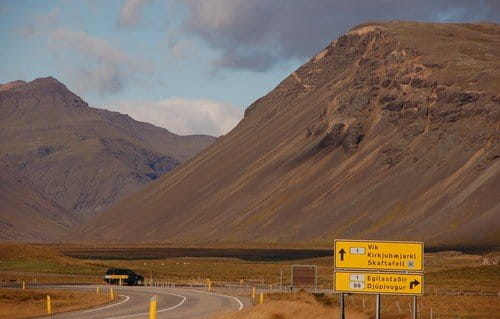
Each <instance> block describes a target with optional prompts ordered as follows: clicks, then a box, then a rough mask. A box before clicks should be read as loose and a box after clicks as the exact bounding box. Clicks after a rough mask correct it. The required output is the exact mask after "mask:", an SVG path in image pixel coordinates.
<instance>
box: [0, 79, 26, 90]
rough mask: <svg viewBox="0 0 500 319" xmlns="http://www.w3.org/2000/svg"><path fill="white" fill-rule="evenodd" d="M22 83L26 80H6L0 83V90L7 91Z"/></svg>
mask: <svg viewBox="0 0 500 319" xmlns="http://www.w3.org/2000/svg"><path fill="white" fill-rule="evenodd" d="M24 84H26V81H22V80H16V81H11V82H7V83H5V84H0V92H2V91H7V90H10V89H13V88H16V87H19V86H21V85H24Z"/></svg>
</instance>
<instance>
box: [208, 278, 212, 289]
mask: <svg viewBox="0 0 500 319" xmlns="http://www.w3.org/2000/svg"><path fill="white" fill-rule="evenodd" d="M208 291H212V281H211V280H210V279H209V280H208Z"/></svg>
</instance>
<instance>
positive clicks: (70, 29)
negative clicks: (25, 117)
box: [0, 0, 500, 135]
mask: <svg viewBox="0 0 500 319" xmlns="http://www.w3.org/2000/svg"><path fill="white" fill-rule="evenodd" d="M499 2H500V1H460V0H454V1H452V0H449V1H446V0H443V1H428V0H423V1H418V2H415V1H411V2H405V1H392V0H359V1H347V0H339V1H336V0H313V1H306V0H302V1H300V0H287V1H285V0H204V1H201V0H200V1H198V0H185V1H176V0H124V1H119V0H109V1H97V0H59V1H56V0H54V1H41V0H31V1H29V0H19V1H15V0H11V1H8V0H0V39H1V41H2V47H1V48H0V61H1V63H0V83H5V82H9V81H12V80H17V79H21V80H26V81H31V80H33V79H35V78H37V77H45V76H49V75H52V76H54V77H56V78H57V79H59V80H60V81H61V82H63V83H64V84H66V85H67V86H68V87H69V88H70V89H71V90H72V91H74V92H75V93H76V94H78V95H80V96H82V97H83V98H84V99H85V100H86V101H87V102H89V104H90V105H92V106H96V107H103V108H108V109H112V110H117V111H120V112H123V113H128V114H130V115H131V116H133V117H135V118H137V119H139V120H144V121H149V122H152V123H153V124H156V125H159V126H163V127H165V128H167V129H169V130H172V131H174V132H176V133H180V134H192V133H208V134H213V135H220V134H224V133H226V132H227V131H228V130H230V129H231V128H232V127H234V125H235V124H236V123H237V122H238V121H239V119H240V118H241V117H242V114H243V110H244V108H246V107H247V106H248V105H250V104H251V103H252V102H253V101H254V100H256V99H257V98H259V97H260V96H262V95H264V94H266V93H267V92H268V91H270V90H272V89H273V88H274V87H275V86H276V85H277V84H278V83H279V81H281V80H282V79H283V78H284V77H286V76H287V75H288V74H290V73H291V72H292V71H293V70H294V69H296V68H297V67H298V66H300V65H301V64H302V63H304V62H305V61H307V60H308V59H309V58H310V57H311V56H312V55H313V54H314V53H316V52H318V51H320V50H321V49H322V48H324V47H325V46H326V45H328V43H329V42H330V41H332V40H334V39H335V38H336V37H338V36H339V35H340V34H342V33H344V32H346V31H347V30H348V29H350V28H351V27H352V26H354V25H356V24H358V23H361V22H364V21H367V20H381V19H382V20H385V19H407V20H420V21H438V22H454V21H479V20H482V21H495V22H498V21H499V15H500V12H499V11H500V6H499V4H498V3H499Z"/></svg>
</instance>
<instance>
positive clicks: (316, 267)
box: [314, 266, 318, 292]
mask: <svg viewBox="0 0 500 319" xmlns="http://www.w3.org/2000/svg"><path fill="white" fill-rule="evenodd" d="M317 291H318V266H314V292H317Z"/></svg>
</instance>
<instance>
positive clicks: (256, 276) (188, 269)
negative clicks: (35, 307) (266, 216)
mask: <svg viewBox="0 0 500 319" xmlns="http://www.w3.org/2000/svg"><path fill="white" fill-rule="evenodd" d="M9 247H10V248H9ZM58 249H60V250H59V251H58V250H54V247H50V248H47V247H43V246H30V245H17V244H0V261H1V262H0V281H1V282H3V283H11V284H15V283H17V282H19V281H23V280H24V281H26V282H28V283H33V282H34V280H35V278H36V280H37V282H38V283H51V282H66V283H73V282H77V283H84V282H85V283H102V276H103V273H104V272H105V271H106V270H107V269H108V268H111V267H124V268H130V269H132V270H134V271H136V272H137V273H140V274H142V275H144V277H145V278H147V279H149V278H150V277H152V278H153V279H154V280H158V281H167V282H175V283H176V284H178V285H179V284H203V283H204V282H205V279H207V278H209V279H211V280H212V281H214V282H215V285H217V286H224V285H226V284H228V283H231V284H241V283H243V285H248V287H252V286H256V285H258V286H261V285H264V286H266V287H269V285H273V286H274V287H277V286H278V285H279V282H280V273H281V272H282V273H283V284H284V285H288V284H289V282H290V266H291V265H292V264H314V265H317V266H318V283H319V286H320V287H322V288H329V289H331V287H332V274H333V269H332V258H331V257H317V258H305V259H291V258H297V257H293V251H291V252H290V251H287V252H283V251H281V255H280V254H278V255H279V256H280V257H279V258H270V257H269V255H268V256H267V257H266V258H261V259H259V258H255V255H256V254H258V250H254V251H250V252H249V251H244V250H242V249H237V250H235V253H236V254H237V256H238V257H240V258H236V257H231V254H229V253H227V254H226V257H209V254H210V253H209V252H200V250H197V251H195V254H200V253H201V254H203V255H204V256H205V257H199V256H198V257H194V256H192V255H193V252H192V251H189V248H184V250H186V251H184V252H183V249H176V255H175V254H174V255H172V251H171V250H169V251H168V253H167V256H164V255H162V254H161V253H156V255H155V256H154V258H151V252H152V251H154V247H149V249H147V250H146V251H145V253H144V255H148V254H149V256H150V257H149V259H141V257H146V256H141V254H142V253H141V251H140V249H142V248H138V247H135V248H133V251H134V252H133V253H131V252H130V250H129V249H126V248H123V247H121V248H120V249H115V248H107V249H104V248H99V249H97V250H96V251H94V250H93V249H92V247H84V248H81V247H80V248H78V249H75V251H74V253H73V254H72V255H78V256H80V257H82V256H83V255H85V256H86V257H87V258H80V259H79V258H73V257H68V256H66V255H64V254H62V253H60V251H65V252H66V253H68V252H67V250H68V247H58ZM197 249H199V248H197ZM84 250H85V254H82V252H83V251H84ZM110 252H112V254H113V256H109V255H110ZM211 252H213V251H211ZM315 253H317V252H313V254H315ZM68 254H69V253H68ZM168 254H169V255H168ZM267 254H269V251H268V252H267ZM300 254H302V256H303V257H307V256H308V254H309V253H303V252H302V253H300ZM182 255H188V256H192V257H181V256H182ZM264 255H265V254H264ZM105 256H108V257H105ZM242 256H246V257H244V259H242V258H241V257H242ZM494 256H498V253H490V254H488V256H487V257H489V258H490V259H491V257H494ZM88 257H92V259H90V258H88ZM271 257H272V256H271ZM484 258H485V256H481V255H472V254H461V253H458V252H437V253H426V254H425V296H423V297H419V307H420V311H421V314H422V317H421V318H428V317H429V315H430V311H431V308H432V311H433V312H434V314H437V315H438V316H437V317H436V316H434V318H457V317H458V316H460V317H461V318H465V317H467V318H498V316H497V314H498V313H500V297H499V296H498V295H497V294H498V291H499V290H500V266H499V265H495V264H494V265H482V264H484V262H483V261H484ZM216 289H217V288H216ZM238 293H240V294H243V295H246V296H247V297H248V296H249V295H250V289H249V288H247V290H242V291H240V292H238ZM457 293H458V294H459V295H458V296H457V295H456V294H457ZM436 294H437V295H436ZM481 294H484V295H483V296H481ZM291 296H292V294H285V295H283V296H281V295H276V296H275V297H271V298H275V299H276V300H274V301H273V306H272V307H276V308H277V309H281V306H280V305H281V303H287V304H288V302H292V304H293V305H290V307H292V308H293V307H295V306H297V307H298V308H303V307H302V306H299V305H300V304H302V303H303V302H305V303H308V302H309V301H308V300H310V299H307V298H305V297H304V296H303V295H301V296H299V297H297V298H296V297H293V298H294V299H293V300H287V298H291ZM300 298H303V299H304V300H302V301H301V300H300ZM347 299H348V301H349V303H348V309H350V311H353V312H356V313H365V314H367V315H368V316H371V315H373V311H372V309H373V304H374V297H373V296H369V295H364V296H361V295H353V297H352V298H351V297H348V298H347ZM363 300H364V301H363ZM409 301H411V299H410V298H409V297H393V296H383V305H384V307H383V314H384V316H386V317H388V318H406V317H407V316H408V315H409V307H408V302H409ZM315 302H317V303H318V304H320V305H321V307H319V306H318V311H319V312H318V313H321V311H323V310H321V309H323V307H326V308H327V309H328V311H333V308H332V307H335V306H336V305H337V300H336V298H332V297H328V296H323V297H322V298H320V299H318V300H316V301H315ZM363 303H364V307H363ZM269 307H271V306H269ZM314 307H316V306H314ZM306 308H309V306H308V307H306ZM306 308H304V309H306ZM251 311H257V312H259V313H260V312H262V313H263V314H262V315H261V314H255V316H253V314H249V315H248V316H249V317H248V318H273V317H272V316H271V317H269V316H267V317H266V315H264V314H265V313H273V311H272V309H267V306H259V307H255V309H254V310H251ZM308 312H310V311H308ZM424 314H425V316H424ZM235 316H236V317H234V318H235V319H236V318H240V317H238V316H239V315H235ZM229 318H232V317H229ZM276 318H295V317H293V316H292V317H290V316H289V315H288V314H287V313H285V314H283V315H282V317H276ZM297 318H300V317H297ZM318 318H320V317H318ZM325 318H328V317H325Z"/></svg>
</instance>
